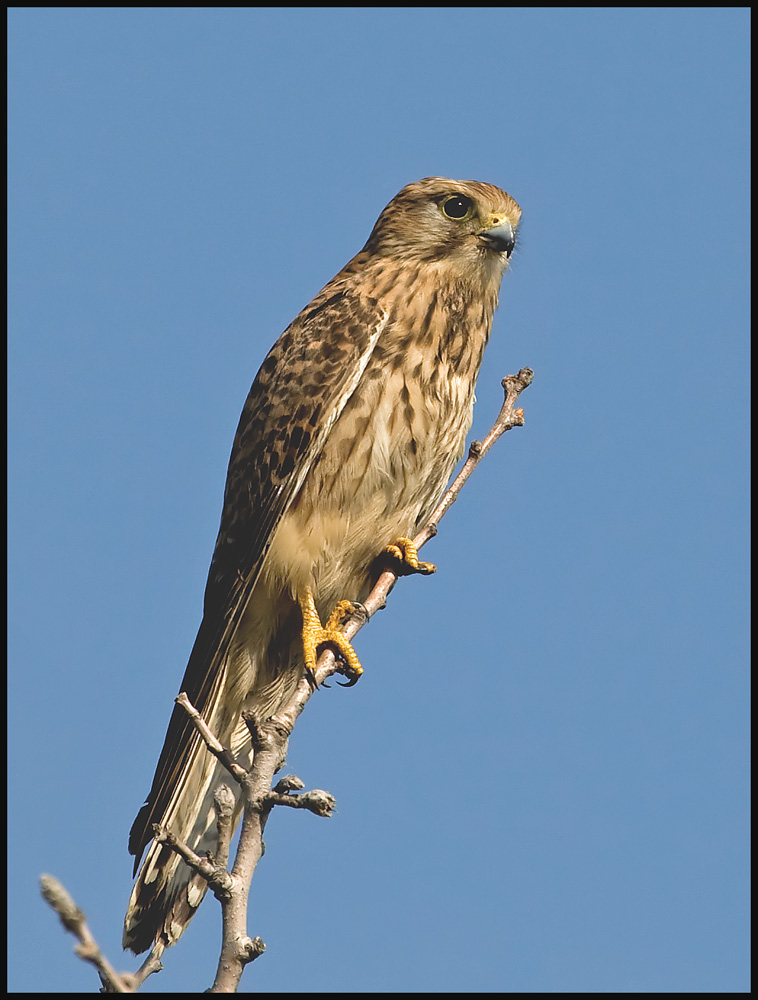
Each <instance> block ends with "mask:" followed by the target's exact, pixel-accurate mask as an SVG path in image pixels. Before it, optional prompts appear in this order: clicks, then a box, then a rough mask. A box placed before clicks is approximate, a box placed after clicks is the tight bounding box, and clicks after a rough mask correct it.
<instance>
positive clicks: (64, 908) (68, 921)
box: [39, 875, 134, 993]
mask: <svg viewBox="0 0 758 1000" xmlns="http://www.w3.org/2000/svg"><path fill="white" fill-rule="evenodd" d="M39 883H40V888H41V890H42V895H43V896H44V898H45V900H46V902H47V903H48V904H49V905H50V906H52V908H53V909H54V910H55V912H56V913H57V914H58V916H59V917H60V920H61V923H62V924H63V926H64V927H65V928H66V930H67V931H68V932H69V933H70V934H73V935H74V937H75V938H77V940H78V941H79V944H78V945H76V947H75V948H74V951H75V952H76V954H77V955H78V956H79V958H81V959H83V960H84V961H85V962H90V963H91V964H92V965H94V966H95V968H96V969H97V971H98V974H99V975H100V979H101V981H102V983H103V986H104V988H105V992H106V993H133V992H134V988H133V987H132V985H131V984H130V983H129V984H128V983H127V982H126V981H125V980H126V977H124V976H121V975H119V973H118V972H116V970H115V969H114V968H113V966H112V965H111V964H110V962H109V961H108V959H107V958H106V957H105V955H103V953H102V952H101V951H100V948H99V946H98V943H97V941H95V939H94V937H93V936H92V932H91V931H90V929H89V927H88V926H87V918H86V917H85V916H84V913H83V912H82V911H81V910H80V909H79V907H78V906H77V905H76V903H75V902H74V901H73V899H72V898H71V896H70V895H69V894H68V892H67V891H66V890H65V889H64V887H63V886H62V885H61V883H60V882H59V881H58V879H57V878H55V877H54V876H52V875H41V876H40V880H39Z"/></svg>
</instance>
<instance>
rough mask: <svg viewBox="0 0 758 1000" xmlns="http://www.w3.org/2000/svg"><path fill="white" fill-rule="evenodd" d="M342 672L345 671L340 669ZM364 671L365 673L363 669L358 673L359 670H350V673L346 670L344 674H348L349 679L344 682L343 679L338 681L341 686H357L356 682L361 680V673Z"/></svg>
mask: <svg viewBox="0 0 758 1000" xmlns="http://www.w3.org/2000/svg"><path fill="white" fill-rule="evenodd" d="M348 669H349V668H348ZM340 673H343V671H340ZM362 673H363V671H362V670H361V672H360V673H358V672H357V671H354V670H350V672H349V675H348V672H347V671H344V674H345V676H346V677H347V678H348V679H347V680H346V681H345V682H344V684H343V682H342V681H337V683H338V684H339V686H340V687H341V688H351V687H355V685H356V684H357V683H358V681H359V680H360V679H361V674H362Z"/></svg>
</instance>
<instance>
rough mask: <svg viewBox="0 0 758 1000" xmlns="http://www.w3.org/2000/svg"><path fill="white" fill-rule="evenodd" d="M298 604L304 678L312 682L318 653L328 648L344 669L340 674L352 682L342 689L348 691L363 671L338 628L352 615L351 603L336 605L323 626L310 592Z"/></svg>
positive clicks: (341, 669)
mask: <svg viewBox="0 0 758 1000" xmlns="http://www.w3.org/2000/svg"><path fill="white" fill-rule="evenodd" d="M298 601H299V603H300V609H301V611H302V614H303V655H304V658H305V672H306V674H307V675H309V676H311V677H312V678H313V679H314V681H315V677H316V660H317V658H318V652H319V650H320V649H321V647H322V646H331V647H332V648H333V649H334V651H335V655H336V656H337V657H338V658H339V659H341V660H342V661H343V662H344V666H342V667H340V668H339V670H340V672H341V673H345V674H346V675H348V672H349V676H351V678H352V677H354V678H355V680H352V681H351V682H350V683H349V684H347V685H346V686H347V687H352V685H353V684H354V683H355V681H357V679H358V677H360V675H361V674H362V673H363V667H362V666H361V664H360V660H359V659H358V655H357V653H356V652H355V650H354V649H353V647H352V646H351V645H350V642H349V641H348V639H347V637H346V636H345V634H344V632H342V625H343V624H344V623H345V621H347V619H348V618H350V617H351V616H352V614H353V611H354V609H353V602H352V601H339V602H338V603H337V605H336V607H335V608H334V610H333V611H332V613H331V615H329V619H328V621H327V623H326V626H323V625H322V624H321V619H320V618H319V616H318V612H317V611H316V605H315V602H314V600H313V592H312V591H311V590H310V588H307V589H306V590H305V591H304V592H303V593H302V594H301V595H299V597H298ZM343 686H345V685H343Z"/></svg>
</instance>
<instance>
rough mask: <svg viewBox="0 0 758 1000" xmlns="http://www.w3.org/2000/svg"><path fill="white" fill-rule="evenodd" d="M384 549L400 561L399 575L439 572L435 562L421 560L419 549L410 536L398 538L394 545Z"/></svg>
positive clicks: (427, 574) (424, 574)
mask: <svg viewBox="0 0 758 1000" xmlns="http://www.w3.org/2000/svg"><path fill="white" fill-rule="evenodd" d="M384 551H385V552H386V553H387V554H388V555H389V556H391V557H392V558H393V559H395V560H397V561H398V562H399V563H400V567H399V570H398V575H399V576H409V575H410V574H411V573H421V574H422V575H423V576H429V575H430V574H431V573H436V572H437V567H436V566H435V565H434V563H428V562H420V561H419V557H418V549H417V548H416V546H415V545H414V544H413V542H412V541H411V539H410V538H398V540H397V542H395V544H394V545H388V546H387V548H386V549H385V550H384Z"/></svg>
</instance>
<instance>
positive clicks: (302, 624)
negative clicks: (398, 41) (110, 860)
mask: <svg viewBox="0 0 758 1000" xmlns="http://www.w3.org/2000/svg"><path fill="white" fill-rule="evenodd" d="M520 216H521V209H520V208H519V206H518V205H517V204H516V202H515V201H514V200H513V198H511V197H510V195H508V194H506V193H505V191H502V190H501V189H500V188H498V187H494V186H493V185H491V184H484V183H481V182H479V181H454V180H449V179H448V178H445V177H427V178H425V179H423V180H420V181H418V182H416V183H414V184H409V185H408V186H407V187H405V188H403V190H402V191H400V193H399V194H398V195H396V197H395V198H393V199H392V201H391V202H390V203H389V204H388V205H387V207H386V208H385V209H384V211H383V212H382V213H381V215H380V216H379V219H378V220H377V223H376V225H375V226H374V228H373V230H372V232H371V235H370V236H369V239H368V242H367V243H366V245H365V246H364V248H363V249H362V250H361V251H360V253H358V254H357V255H356V256H355V257H353V259H352V260H351V261H350V262H349V263H348V264H346V265H345V267H344V268H343V269H342V270H341V271H340V272H339V274H337V276H336V277H335V278H333V279H332V281H330V282H329V284H328V285H326V287H325V288H324V289H323V290H322V291H321V292H319V294H318V295H317V296H316V297H315V298H314V299H313V301H312V302H311V303H310V304H309V305H307V306H306V307H305V309H303V311H302V312H301V313H300V315H299V316H298V317H297V318H296V319H295V320H294V321H293V322H292V324H291V325H290V326H289V327H288V328H287V329H286V330H285V331H284V333H283V334H282V336H281V337H280V338H279V340H278V341H277V342H276V344H275V345H274V347H273V348H272V350H271V352H270V353H269V355H268V357H267V358H266V360H265V361H264V362H263V364H262V365H261V369H260V371H259V372H258V374H257V376H256V378H255V381H254V382H253V386H252V388H251V390H250V394H249V395H248V398H247V401H246V403H245V407H244V409H243V411H242V416H241V418H240V422H239V427H238V429H237V434H236V436H235V439H234V445H233V448H232V454H231V459H230V462H229V472H228V476H227V481H226V490H225V493H224V506H223V511H222V514H221V527H220V530H219V534H218V540H217V542H216V548H215V551H214V553H213V560H212V562H211V567H210V572H209V576H208V583H207V585H206V590H205V600H204V607H203V619H202V622H201V624H200V630H199V632H198V635H197V639H196V640H195V645H194V647H193V649H192V653H191V655H190V659H189V663H188V665H187V669H186V672H185V674H184V679H183V681H182V685H181V688H180V690H182V691H185V692H186V693H187V695H188V697H189V699H190V701H191V702H192V703H193V704H194V705H195V706H196V708H198V709H199V711H200V712H201V714H202V715H203V717H204V719H205V720H206V722H207V723H208V725H209V726H210V728H211V729H212V730H213V732H214V733H215V734H216V735H217V736H218V738H219V739H220V740H221V741H222V743H224V744H225V745H226V746H229V747H230V748H231V749H232V752H233V753H234V754H235V756H236V757H237V759H238V760H239V761H240V763H242V764H244V765H246V766H249V764H250V760H251V752H252V751H251V746H250V735H249V733H248V730H247V727H246V725H245V723H244V721H242V720H241V713H242V711H243V709H247V710H250V711H253V712H254V713H255V715H256V716H257V717H259V718H266V717H268V716H270V715H272V714H274V713H276V712H277V710H279V709H280V708H281V707H282V706H283V705H284V703H285V702H286V701H287V700H288V699H289V698H290V697H291V696H292V694H293V693H294V690H295V688H296V687H297V685H298V683H299V682H300V680H301V679H302V677H303V675H304V673H305V672H306V671H307V670H309V669H311V670H312V669H313V666H314V664H315V657H316V653H317V651H318V650H319V647H320V646H323V645H324V644H330V645H332V646H333V647H334V646H336V648H337V650H338V652H339V653H340V655H341V656H342V658H343V659H344V660H345V661H346V664H347V665H348V667H349V669H351V670H352V671H353V672H354V673H358V672H359V671H360V665H359V663H358V659H357V656H356V654H355V652H354V650H353V648H352V646H350V644H349V643H348V642H347V640H346V639H345V637H344V636H343V635H342V633H341V631H340V630H339V627H338V626H339V622H340V615H339V611H337V613H336V614H331V616H330V613H332V612H333V609H335V607H337V608H338V609H339V607H340V606H341V604H340V602H343V601H344V600H346V599H350V600H353V601H361V600H362V599H365V597H366V596H367V595H368V593H369V592H370V590H371V587H372V585H373V582H374V581H375V579H376V577H377V576H378V573H379V572H380V570H381V565H380V563H381V560H380V559H379V557H380V556H382V553H385V556H384V558H388V556H387V555H386V553H387V552H390V553H394V557H395V558H397V559H398V560H400V563H401V564H402V568H403V569H404V571H406V572H409V571H411V572H412V571H416V572H431V571H432V570H433V569H434V567H432V566H430V565H429V564H427V563H419V562H418V560H417V558H416V553H415V551H414V550H413V546H412V545H410V544H409V543H407V539H408V538H410V537H412V536H413V535H414V534H415V533H416V531H417V530H418V528H419V527H420V526H421V525H422V524H423V522H424V520H425V518H427V517H428V516H429V514H430V513H431V511H432V510H433V508H434V506H435V505H436V503H437V502H438V500H439V499H440V496H441V494H442V492H443V490H444V488H445V485H446V484H447V482H448V479H449V478H450V475H451V473H452V471H453V468H454V466H455V464H456V462H457V461H458V459H459V458H460V457H461V455H462V453H463V449H464V442H465V436H466V433H467V432H468V429H469V427H470V426H471V420H472V411H473V405H474V387H475V383H476V378H477V374H478V372H479V366H480V364H481V361H482V355H483V352H484V348H485V345H486V343H487V339H488V337H489V333H490V328H491V325H492V317H493V314H494V312H495V309H496V307H497V301H498V292H499V288H500V282H501V279H502V276H503V273H504V272H505V269H506V266H507V264H508V261H509V258H510V256H511V253H512V252H513V248H514V243H515V239H516V231H517V228H518V224H519V219H520ZM222 783H230V784H231V782H228V775H227V773H226V771H225V770H224V769H223V768H222V767H221V765H220V764H218V762H217V761H216V759H215V758H214V757H213V756H212V755H211V754H209V753H208V752H207V751H206V750H205V747H204V746H203V745H202V744H201V742H200V740H199V738H198V736H197V735H196V733H195V730H194V728H193V726H192V724H191V722H190V721H189V719H188V717H187V715H186V714H185V712H184V710H183V709H181V708H179V707H175V708H174V712H173V715H172V716H171V721H170V723H169V728H168V733H167V734H166V739H165V742H164V745H163V750H162V751H161V755H160V759H159V761H158V767H157V769H156V772H155V777H154V779H153V785H152V788H151V789H150V794H149V795H148V798H147V802H146V803H145V805H144V806H143V807H142V809H141V810H140V812H139V814H138V816H137V818H136V820H135V821H134V825H133V826H132V830H131V834H130V837H129V850H130V852H131V853H132V854H134V855H135V856H136V861H135V871H136V869H137V866H138V865H139V861H140V858H141V856H142V854H143V852H144V850H145V848H146V847H147V848H148V850H147V855H146V857H145V860H144V862H143V864H142V868H141V869H140V873H139V877H138V879H137V882H136V884H135V886H134V890H133V892H132V896H131V899H130V901H129V908H128V911H127V914H126V920H125V924H124V947H128V948H130V949H131V950H132V951H134V952H135V953H139V952H141V951H145V950H146V949H147V948H150V947H151V946H153V944H155V945H157V949H158V951H160V950H162V949H163V948H165V947H166V946H167V945H171V944H173V943H174V942H175V941H176V940H177V939H178V938H179V936H180V935H181V934H182V932H183V931H184V929H185V927H186V926H187V924H188V923H189V921H190V919H191V918H192V915H193V914H194V912H195V910H196V909H197V907H198V905H199V903H200V901H201V900H202V897H203V895H204V892H205V883H204V881H203V880H202V879H200V877H199V876H197V875H194V874H193V873H192V872H191V871H190V869H189V868H188V867H187V866H186V865H185V864H184V862H183V861H181V860H180V859H179V858H178V856H177V855H176V854H175V853H173V852H172V851H171V849H170V848H169V847H167V846H166V845H161V844H158V843H155V842H152V843H151V841H152V840H153V824H154V823H160V824H161V826H163V827H165V828H166V829H168V830H169V831H170V832H171V833H173V834H174V835H175V836H176V837H177V838H179V839H180V840H182V841H184V842H185V843H186V844H188V845H189V846H190V847H191V848H192V849H193V850H195V851H196V852H198V853H203V852H204V851H209V852H211V853H212V852H213V851H214V849H215V838H216V826H215V812H214V806H213V795H214V792H215V790H216V788H217V787H218V785H220V784H222ZM148 845H149V846H148Z"/></svg>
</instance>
